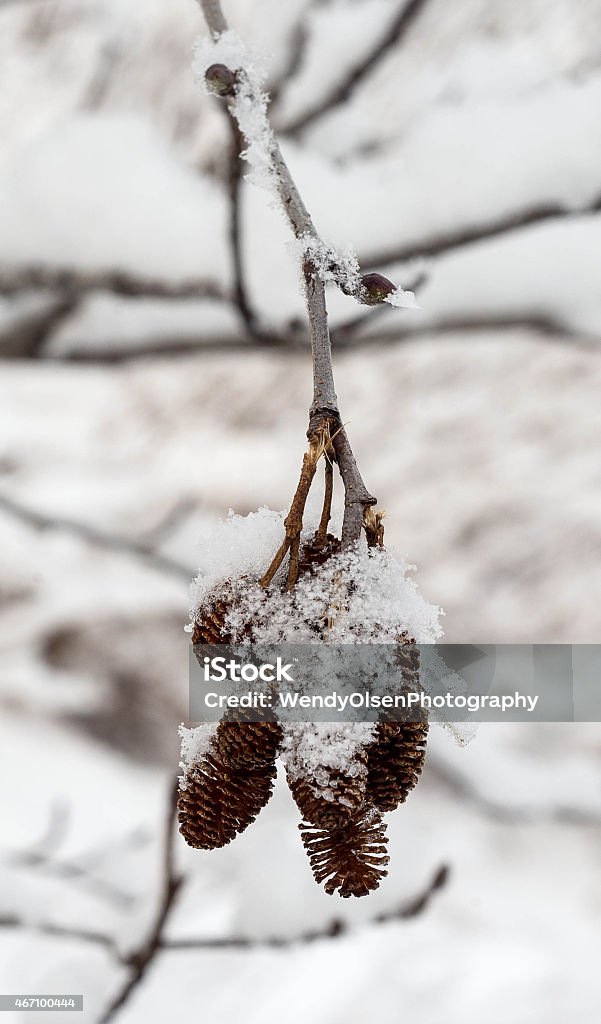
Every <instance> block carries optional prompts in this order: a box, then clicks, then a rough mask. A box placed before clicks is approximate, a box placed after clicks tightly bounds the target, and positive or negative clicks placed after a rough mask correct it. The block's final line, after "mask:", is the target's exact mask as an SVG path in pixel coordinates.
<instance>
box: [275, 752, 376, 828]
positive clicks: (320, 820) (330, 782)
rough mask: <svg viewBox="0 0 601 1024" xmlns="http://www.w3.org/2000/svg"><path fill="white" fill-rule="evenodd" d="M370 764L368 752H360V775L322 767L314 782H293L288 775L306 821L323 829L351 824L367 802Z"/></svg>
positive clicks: (305, 780)
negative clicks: (368, 768)
mask: <svg viewBox="0 0 601 1024" xmlns="http://www.w3.org/2000/svg"><path fill="white" fill-rule="evenodd" d="M366 764H367V757H366V754H365V751H358V753H357V756H356V766H357V769H358V770H357V774H356V775H349V774H348V773H344V772H341V771H338V770H337V769H333V768H324V767H322V768H320V769H318V770H317V772H316V773H315V776H314V777H313V778H305V777H303V776H301V777H298V778H292V777H291V775H290V772H289V771H288V772H287V773H286V775H287V780H288V785H289V787H290V792H291V793H292V796H293V797H294V800H295V803H296V806H297V807H298V809H299V811H300V812H301V814H302V816H303V818H304V819H305V821H308V822H309V823H310V824H311V825H318V826H319V827H320V828H337V827H338V826H340V825H343V824H344V823H345V822H347V821H348V820H349V818H350V817H351V815H353V814H354V813H355V812H356V811H357V809H358V808H359V807H360V806H361V804H362V803H363V801H364V799H365V785H366V781H367V771H366ZM318 780H319V781H318Z"/></svg>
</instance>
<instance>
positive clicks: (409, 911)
mask: <svg viewBox="0 0 601 1024" xmlns="http://www.w3.org/2000/svg"><path fill="white" fill-rule="evenodd" d="M449 875H450V870H449V867H448V865H446V864H442V865H441V866H440V867H439V868H437V869H436V871H435V872H434V874H433V875H432V877H431V879H430V881H429V882H428V883H427V884H426V885H425V886H424V888H423V889H422V890H421V891H420V892H417V893H416V894H415V895H414V896H412V897H411V899H409V900H408V901H406V902H403V903H401V904H400V905H399V906H397V907H393V908H392V909H391V910H385V911H383V912H382V913H379V914H374V916H373V917H371V918H368V920H367V921H365V922H364V923H363V924H361V925H360V926H359V927H361V928H363V927H365V926H367V927H370V926H372V927H373V926H374V925H379V924H388V923H389V922H392V921H410V920H412V919H413V918H415V917H419V916H420V915H421V914H423V913H424V912H425V911H426V910H427V908H428V907H429V905H430V903H431V902H432V899H433V898H434V896H435V895H436V893H438V892H440V891H441V890H442V889H444V887H445V886H446V885H447V883H448V880H449ZM29 927H30V928H31V929H32V930H34V931H37V932H39V933H41V934H45V935H56V936H58V937H60V938H65V939H76V940H80V941H83V942H92V943H95V944H96V945H100V946H103V947H104V948H106V949H108V950H109V951H110V952H111V953H113V955H114V956H115V957H116V958H117V959H118V960H120V961H122V960H123V958H122V957H121V955H120V953H119V950H118V948H117V945H116V943H115V942H114V940H113V939H112V938H111V937H110V936H107V935H102V934H101V933H98V932H94V931H87V930H85V929H77V928H75V929H72V928H62V927H58V926H55V925H52V924H49V925H45V924H39V923H38V924H36V923H32V924H31V925H30V924H29V923H28V922H26V921H23V920H22V919H20V918H17V917H12V916H11V917H0V928H29ZM163 927H164V922H163ZM356 930H357V929H356V928H350V927H349V925H348V924H347V923H346V922H345V921H343V920H342V919H340V918H333V919H332V920H331V921H329V922H328V924H326V925H325V926H324V927H322V928H314V929H311V930H309V931H305V932H300V933H299V934H298V935H272V936H267V937H266V938H252V937H250V936H243V935H239V936H237V935H232V936H226V937H224V938H222V939H218V938H210V939H163V938H162V937H161V936H159V938H158V942H157V944H156V946H154V947H153V949H154V951H153V954H152V958H154V956H155V955H156V954H157V953H158V952H160V951H163V950H164V951H166V952H177V951H178V950H190V949H199V950H220V949H238V950H255V949H288V948H290V947H293V946H304V945H309V944H310V943H312V942H319V941H327V940H331V939H338V938H340V937H341V936H342V935H348V934H349V932H351V931H356ZM161 932H162V929H161ZM152 958H151V959H152ZM126 962H128V961H126ZM149 963H150V961H148V962H147V963H146V966H145V968H144V971H145V970H146V969H147V968H148V965H149ZM144 971H143V972H142V975H141V976H139V977H138V978H137V980H136V981H135V982H134V984H132V983H131V981H132V979H131V978H130V979H128V982H127V991H126V988H125V987H124V988H123V989H122V991H121V992H120V994H119V997H118V999H115V1000H114V1001H113V1004H112V1006H111V1008H110V1009H109V1010H108V1011H107V1012H106V1013H105V1015H104V1017H103V1018H102V1020H101V1021H100V1024H108V1022H109V1021H110V1020H112V1018H113V1016H114V1014H115V1013H116V1011H117V1010H118V1009H119V1008H120V1007H121V1006H123V1005H124V1003H125V1002H126V1001H127V999H128V998H129V996H130V994H131V992H132V990H133V989H134V988H135V986H136V985H137V984H139V982H140V981H141V980H142V977H143V974H144Z"/></svg>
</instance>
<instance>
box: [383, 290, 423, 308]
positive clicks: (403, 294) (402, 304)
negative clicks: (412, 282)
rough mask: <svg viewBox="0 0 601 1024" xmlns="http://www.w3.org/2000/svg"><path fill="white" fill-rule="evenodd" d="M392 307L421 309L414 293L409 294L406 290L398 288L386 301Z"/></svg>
mask: <svg viewBox="0 0 601 1024" xmlns="http://www.w3.org/2000/svg"><path fill="white" fill-rule="evenodd" d="M384 301H385V302H388V303H389V304H390V305H391V306H398V307H399V308H400V309H421V308H422V307H421V306H420V304H419V302H418V301H417V299H416V298H415V295H414V294H413V292H407V291H405V289H404V288H401V287H398V288H396V289H395V291H393V292H391V294H390V295H388V296H387V297H386V298H385V299H384Z"/></svg>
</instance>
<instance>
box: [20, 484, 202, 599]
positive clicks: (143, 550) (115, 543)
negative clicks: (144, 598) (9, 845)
mask: <svg viewBox="0 0 601 1024" xmlns="http://www.w3.org/2000/svg"><path fill="white" fill-rule="evenodd" d="M0 511H3V512H7V513H8V514H9V515H10V516H12V517H13V518H14V519H18V520H19V522H22V523H26V524H27V525H28V526H31V527H33V529H34V530H41V531H43V530H58V531H60V532H62V533H70V534H73V535H74V536H75V537H79V538H80V539H81V540H84V541H86V542H87V543H88V544H92V545H94V546H95V547H100V548H106V549H108V550H110V551H116V552H118V553H120V554H124V555H130V556H132V557H134V558H136V559H138V560H139V561H142V562H145V563H146V565H148V566H149V567H150V568H151V569H156V570H157V572H163V573H168V574H169V575H171V576H177V577H179V578H183V579H190V576H191V575H193V570H192V569H191V567H190V566H187V565H183V564H182V563H181V562H176V561H175V560H174V559H172V558H168V557H167V556H166V555H161V554H159V552H157V551H154V550H153V549H152V548H151V547H146V545H144V544H139V543H137V542H136V541H133V540H128V539H127V537H120V536H119V535H118V534H111V533H105V532H103V531H102V530H98V529H97V528H96V527H95V526H90V525H89V524H88V523H81V522H79V521H78V520H76V519H69V518H68V517H67V516H51V515H47V514H46V513H45V512H39V511H37V510H36V509H32V508H29V507H28V506H27V505H22V504H21V503H20V502H18V501H15V500H14V499H13V498H9V497H8V495H6V494H0Z"/></svg>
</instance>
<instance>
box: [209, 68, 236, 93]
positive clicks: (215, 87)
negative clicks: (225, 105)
mask: <svg viewBox="0 0 601 1024" xmlns="http://www.w3.org/2000/svg"><path fill="white" fill-rule="evenodd" d="M205 82H206V83H207V89H208V90H209V92H212V93H213V94H214V95H215V96H233V95H234V93H235V91H236V82H237V77H236V73H235V71H230V69H229V68H228V67H227V66H226V65H225V64H211V66H210V68H207V70H206V71H205Z"/></svg>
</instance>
